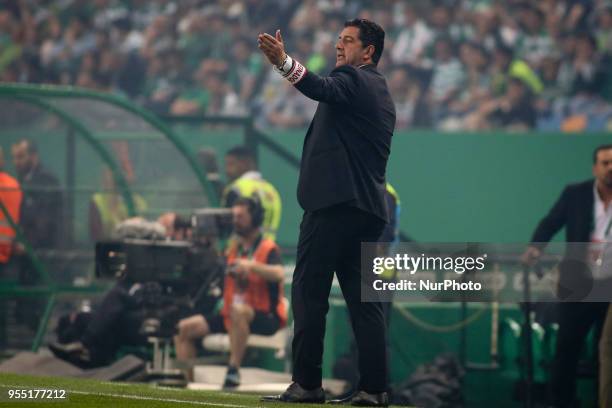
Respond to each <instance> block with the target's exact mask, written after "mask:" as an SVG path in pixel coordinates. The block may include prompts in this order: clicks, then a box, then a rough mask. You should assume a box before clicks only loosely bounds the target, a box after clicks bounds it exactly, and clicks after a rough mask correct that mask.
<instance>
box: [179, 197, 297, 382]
mask: <svg viewBox="0 0 612 408" xmlns="http://www.w3.org/2000/svg"><path fill="white" fill-rule="evenodd" d="M232 217H233V218H232V219H233V227H234V233H235V234H234V235H235V238H234V239H233V240H232V241H231V242H230V245H229V247H228V250H227V253H226V257H227V268H226V275H225V284H224V290H223V308H222V309H221V311H220V312H219V313H218V314H213V315H206V314H201V313H200V314H195V315H193V316H190V317H187V318H185V319H182V320H180V321H179V323H178V334H177V335H176V336H175V338H174V344H175V348H176V357H177V360H179V361H188V360H190V359H192V358H195V357H196V354H197V347H196V342H198V341H201V340H202V338H203V337H204V336H206V335H208V334H212V333H227V334H228V335H229V338H230V356H229V363H228V368H227V374H226V377H225V382H224V387H236V386H238V385H240V373H239V369H240V364H241V362H242V358H243V356H244V353H245V350H246V345H247V340H248V337H249V335H250V334H251V333H253V334H260V335H273V334H274V333H275V332H276V331H277V330H279V329H280V328H281V327H284V326H285V324H286V322H287V310H286V306H285V304H284V302H283V277H284V270H283V267H282V265H281V258H280V251H279V248H278V246H277V245H276V243H275V242H274V241H272V240H270V239H268V238H264V237H263V235H262V229H261V224H262V221H263V208H262V206H261V203H260V202H259V200H258V199H257V197H256V196H254V197H252V198H246V197H242V198H239V199H238V200H237V201H236V202H235V203H234V205H233V206H232Z"/></svg>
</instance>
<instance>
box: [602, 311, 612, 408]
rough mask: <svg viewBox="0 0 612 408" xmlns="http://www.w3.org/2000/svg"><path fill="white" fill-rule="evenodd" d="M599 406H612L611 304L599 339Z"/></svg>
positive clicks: (610, 407) (609, 407)
mask: <svg viewBox="0 0 612 408" xmlns="http://www.w3.org/2000/svg"><path fill="white" fill-rule="evenodd" d="M599 406H600V408H612V305H610V306H609V307H608V313H607V314H606V320H605V323H604V326H603V330H602V332H601V339H600V340H599Z"/></svg>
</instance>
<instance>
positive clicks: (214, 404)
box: [0, 384, 252, 408]
mask: <svg viewBox="0 0 612 408" xmlns="http://www.w3.org/2000/svg"><path fill="white" fill-rule="evenodd" d="M113 385H116V384H113ZM0 387H4V388H21V389H24V388H28V389H29V388H32V386H30V385H28V386H25V385H15V384H0ZM40 388H41V389H42V388H46V387H44V386H41V387H40ZM49 388H53V389H62V390H65V391H66V392H67V393H68V396H70V394H71V393H72V394H82V395H97V396H101V397H114V398H127V399H136V400H146V401H161V402H176V403H183V404H193V405H205V406H209V407H227V408H249V407H251V406H252V405H238V404H223V403H220V402H204V401H190V400H180V399H175V398H155V397H144V396H142V395H128V394H112V393H107V392H88V391H76V390H69V389H65V388H61V387H49Z"/></svg>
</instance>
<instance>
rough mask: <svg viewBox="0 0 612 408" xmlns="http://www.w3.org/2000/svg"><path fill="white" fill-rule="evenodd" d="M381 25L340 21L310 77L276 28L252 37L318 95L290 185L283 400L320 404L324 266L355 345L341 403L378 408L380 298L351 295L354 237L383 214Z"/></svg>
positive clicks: (365, 236) (380, 223) (382, 336)
mask: <svg viewBox="0 0 612 408" xmlns="http://www.w3.org/2000/svg"><path fill="white" fill-rule="evenodd" d="M384 36H385V33H384V31H383V29H382V28H381V27H380V26H379V25H377V24H375V23H373V22H371V21H368V20H363V19H356V20H351V21H347V22H346V23H345V26H344V29H343V30H342V32H341V33H340V36H339V37H338V41H337V43H336V68H335V69H334V70H333V71H332V72H331V73H330V75H329V76H328V77H319V76H317V75H315V74H313V73H311V72H308V70H307V69H306V68H305V67H304V66H303V65H302V64H300V63H299V62H298V61H296V60H294V59H292V58H291V57H290V56H288V55H287V54H286V53H285V51H284V45H283V40H282V37H281V35H280V31H277V32H276V36H275V37H273V36H271V35H269V34H262V35H260V36H259V38H258V40H259V48H260V49H261V50H262V52H263V53H264V54H265V55H266V57H267V58H268V60H269V61H270V62H271V63H272V64H273V65H274V67H275V70H276V71H277V72H278V73H279V74H281V75H282V76H283V77H284V78H286V79H287V80H288V81H289V82H290V83H292V84H293V85H294V86H295V87H296V88H297V89H298V90H299V91H300V92H302V93H303V94H304V95H306V96H307V97H309V98H311V99H314V100H317V101H319V106H318V108H317V111H316V113H315V116H314V118H313V120H312V122H311V124H310V127H309V129H308V132H307V134H306V138H305V140H304V148H303V151H302V163H301V168H300V178H299V183H298V201H299V203H300V205H301V206H302V208H303V209H304V216H303V218H302V223H301V225H300V237H299V241H298V254H297V260H296V267H295V272H294V274H293V284H292V291H291V295H292V296H291V300H292V308H293V316H294V319H295V334H294V339H293V381H294V382H293V383H292V384H291V385H290V386H289V388H288V389H287V390H286V391H285V392H284V393H283V394H281V395H279V396H275V397H268V398H267V399H268V400H269V399H273V400H280V401H284V402H323V401H324V393H323V389H322V388H321V376H322V373H321V364H322V359H323V338H324V335H325V316H326V314H327V310H328V308H329V304H328V297H329V292H330V289H331V284H332V279H333V274H334V271H335V272H336V275H337V276H338V281H339V283H340V287H341V289H342V293H343V295H344V298H345V299H346V303H347V306H348V309H349V313H350V316H351V323H352V325H353V330H354V332H355V337H356V340H357V347H358V350H359V372H360V377H361V379H360V383H359V391H358V392H357V393H356V394H355V395H353V396H352V397H351V398H349V399H348V400H347V401H344V402H347V403H352V404H354V405H365V406H386V405H387V404H388V397H387V393H386V389H387V368H386V367H387V354H386V332H385V321H384V314H383V308H382V304H381V303H377V302H371V303H369V302H361V299H360V293H361V292H360V289H361V288H360V285H361V276H360V275H361V273H360V249H361V245H360V244H361V242H375V241H376V240H377V239H378V237H379V236H380V234H381V232H382V230H383V228H384V226H385V223H387V222H388V214H387V209H386V205H385V199H384V192H385V171H386V166H387V159H388V157H389V152H390V147H391V137H392V135H393V129H394V126H395V107H394V105H393V101H392V100H391V96H390V94H389V90H388V89H387V84H386V81H385V79H384V77H383V76H382V75H381V74H380V73H379V72H378V71H377V69H376V65H377V63H378V61H379V59H380V56H381V55H382V51H383V47H384Z"/></svg>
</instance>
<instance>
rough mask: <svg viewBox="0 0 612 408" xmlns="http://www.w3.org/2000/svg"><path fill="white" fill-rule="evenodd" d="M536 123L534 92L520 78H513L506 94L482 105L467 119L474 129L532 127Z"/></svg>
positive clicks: (470, 126) (527, 128)
mask: <svg viewBox="0 0 612 408" xmlns="http://www.w3.org/2000/svg"><path fill="white" fill-rule="evenodd" d="M535 123H536V111H535V107H534V102H533V94H532V92H531V91H530V89H529V87H528V86H527V85H526V84H525V83H524V82H523V81H522V80H521V79H519V78H511V79H510V81H509V82H508V87H507V90H506V93H505V95H503V96H501V97H499V98H495V99H493V100H490V101H488V102H486V103H484V104H482V105H481V106H480V108H479V109H478V111H477V112H475V113H474V114H473V115H471V116H470V118H468V120H467V127H468V128H470V129H473V130H485V129H491V128H499V129H505V130H509V131H525V130H529V129H532V128H533V127H534V126H535Z"/></svg>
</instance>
